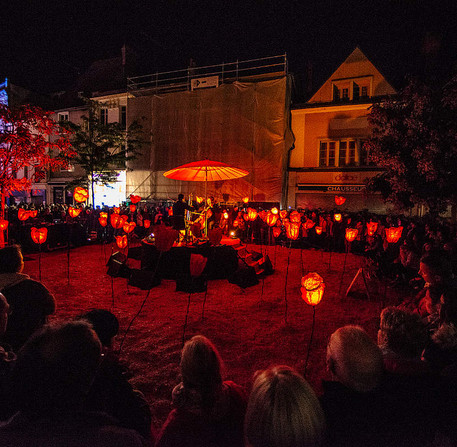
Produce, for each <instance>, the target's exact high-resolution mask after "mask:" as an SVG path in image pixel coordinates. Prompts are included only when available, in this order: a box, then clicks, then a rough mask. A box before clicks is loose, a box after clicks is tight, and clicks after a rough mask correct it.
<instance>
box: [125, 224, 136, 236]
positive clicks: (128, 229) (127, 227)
mask: <svg viewBox="0 0 457 447" xmlns="http://www.w3.org/2000/svg"><path fill="white" fill-rule="evenodd" d="M135 227H136V223H135V222H126V223H125V224H124V225H123V226H122V229H123V230H124V231H125V232H126V233H127V234H128V233H131V232H132V231H133V230H134V229H135Z"/></svg>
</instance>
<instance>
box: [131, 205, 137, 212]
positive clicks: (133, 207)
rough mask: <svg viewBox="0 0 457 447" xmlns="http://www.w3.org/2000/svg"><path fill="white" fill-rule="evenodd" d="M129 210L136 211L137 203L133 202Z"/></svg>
mask: <svg viewBox="0 0 457 447" xmlns="http://www.w3.org/2000/svg"><path fill="white" fill-rule="evenodd" d="M129 210H130V212H131V213H134V212H135V211H136V205H133V204H131V205H129Z"/></svg>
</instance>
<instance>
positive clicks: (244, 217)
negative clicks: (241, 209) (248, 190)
mask: <svg viewBox="0 0 457 447" xmlns="http://www.w3.org/2000/svg"><path fill="white" fill-rule="evenodd" d="M243 219H244V220H245V222H247V221H248V220H249V216H248V215H247V214H243Z"/></svg>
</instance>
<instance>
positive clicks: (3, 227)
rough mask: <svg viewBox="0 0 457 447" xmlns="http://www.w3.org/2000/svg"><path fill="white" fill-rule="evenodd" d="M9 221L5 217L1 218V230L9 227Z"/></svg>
mask: <svg viewBox="0 0 457 447" xmlns="http://www.w3.org/2000/svg"><path fill="white" fill-rule="evenodd" d="M8 223H9V222H8V221H7V220H5V219H0V230H1V231H5V230H6V229H7V228H8Z"/></svg>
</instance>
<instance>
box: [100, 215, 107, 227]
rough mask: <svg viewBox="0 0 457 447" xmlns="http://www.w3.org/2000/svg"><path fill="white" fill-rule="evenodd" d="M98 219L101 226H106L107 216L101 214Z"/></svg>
mask: <svg viewBox="0 0 457 447" xmlns="http://www.w3.org/2000/svg"><path fill="white" fill-rule="evenodd" d="M98 221H99V223H100V225H101V226H102V227H106V225H107V224H108V218H106V217H101V216H100V217H99V218H98Z"/></svg>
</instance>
